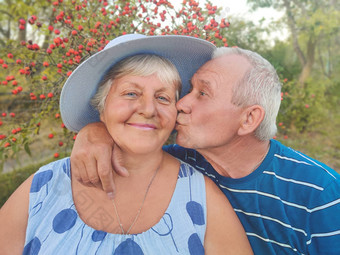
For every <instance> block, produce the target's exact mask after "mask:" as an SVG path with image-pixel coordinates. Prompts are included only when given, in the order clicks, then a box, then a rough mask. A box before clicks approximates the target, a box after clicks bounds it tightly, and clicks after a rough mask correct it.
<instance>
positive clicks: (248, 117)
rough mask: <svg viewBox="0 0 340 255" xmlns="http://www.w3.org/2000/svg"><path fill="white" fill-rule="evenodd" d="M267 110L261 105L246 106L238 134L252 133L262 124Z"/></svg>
mask: <svg viewBox="0 0 340 255" xmlns="http://www.w3.org/2000/svg"><path fill="white" fill-rule="evenodd" d="M264 115H265V111H264V109H263V107H262V106H260V105H252V106H249V107H246V108H245V109H244V111H243V112H242V115H241V123H240V127H239V129H238V135H240V136H243V135H247V134H250V133H252V132H254V131H255V129H256V128H257V127H258V126H259V125H260V124H261V122H262V121H263V119H264Z"/></svg>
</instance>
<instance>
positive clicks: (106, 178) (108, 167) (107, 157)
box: [96, 146, 115, 197]
mask: <svg viewBox="0 0 340 255" xmlns="http://www.w3.org/2000/svg"><path fill="white" fill-rule="evenodd" d="M111 155H112V147H111V146H109V147H107V146H105V149H103V150H101V153H100V154H98V158H97V165H96V168H97V169H98V177H99V179H100V181H101V186H102V188H103V190H104V191H105V192H106V193H108V194H109V193H110V196H112V197H113V195H114V191H115V190H114V189H115V188H114V183H113V176H112V172H113V168H112V164H111Z"/></svg>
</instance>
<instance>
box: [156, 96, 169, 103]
mask: <svg viewBox="0 0 340 255" xmlns="http://www.w3.org/2000/svg"><path fill="white" fill-rule="evenodd" d="M157 99H158V100H160V101H162V102H169V99H168V98H167V97H164V96H158V97H157Z"/></svg>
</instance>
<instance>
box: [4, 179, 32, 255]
mask: <svg viewBox="0 0 340 255" xmlns="http://www.w3.org/2000/svg"><path fill="white" fill-rule="evenodd" d="M32 179H33V175H32V176H31V177H29V178H28V179H27V180H26V181H25V182H23V183H22V184H21V185H20V186H19V187H18V188H17V189H16V191H14V193H13V194H12V195H11V196H10V198H9V199H8V200H7V201H6V203H5V204H4V205H3V206H2V207H1V209H0V226H1V228H0V254H3V255H6V254H11V255H12V254H22V252H23V249H24V244H25V237H26V228H27V222H28V209H29V193H30V188H31V184H32Z"/></svg>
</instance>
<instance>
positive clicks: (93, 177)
mask: <svg viewBox="0 0 340 255" xmlns="http://www.w3.org/2000/svg"><path fill="white" fill-rule="evenodd" d="M86 172H87V176H88V178H89V181H90V184H91V185H93V186H95V187H96V188H100V189H102V185H101V183H100V178H99V176H98V172H97V160H95V159H94V160H89V161H88V162H87V163H86Z"/></svg>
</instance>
